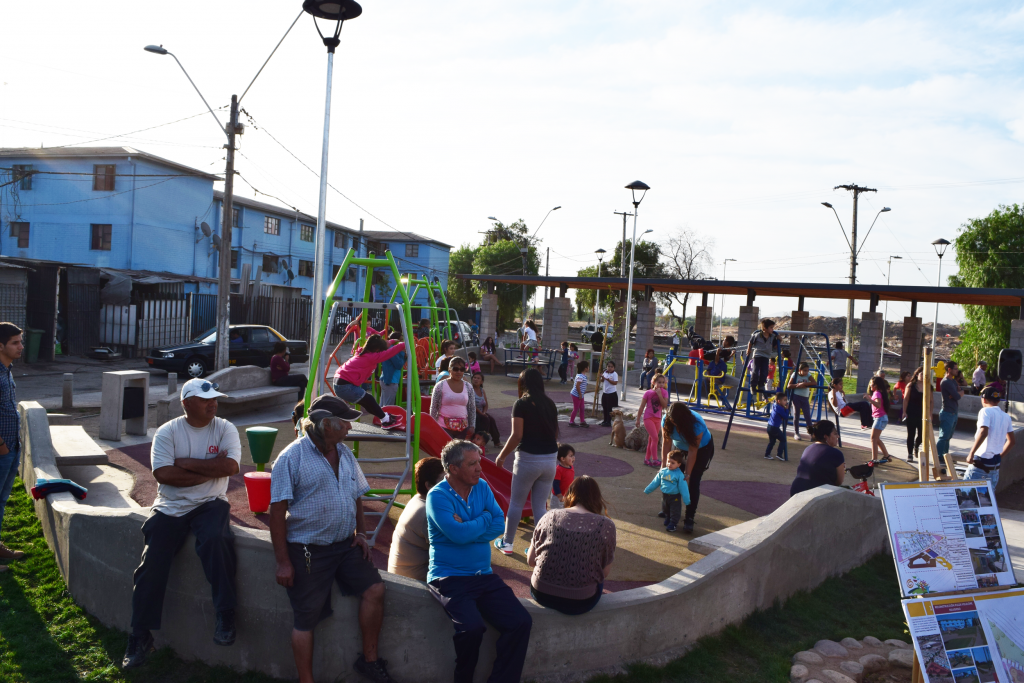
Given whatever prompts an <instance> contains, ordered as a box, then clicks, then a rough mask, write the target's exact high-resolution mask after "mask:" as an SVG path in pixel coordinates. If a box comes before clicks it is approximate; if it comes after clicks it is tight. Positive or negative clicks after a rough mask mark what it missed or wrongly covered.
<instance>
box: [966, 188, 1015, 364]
mask: <svg viewBox="0 0 1024 683" xmlns="http://www.w3.org/2000/svg"><path fill="white" fill-rule="evenodd" d="M953 248H954V249H955V250H956V263H957V266H958V267H959V271H960V272H959V273H957V274H956V275H951V276H950V277H949V285H950V286H951V287H991V288H1014V289H1017V288H1024V207H1020V206H1018V205H1017V204H1014V205H1013V206H1000V207H999V208H997V209H996V210H995V211H993V212H992V213H990V214H989V215H988V216H986V217H985V218H972V219H971V220H969V221H967V222H966V223H964V224H963V225H961V226H960V234H959V235H958V236H957V238H956V239H955V240H954V241H953ZM1019 315H1020V307H1018V306H964V316H965V317H966V322H965V323H964V325H963V327H962V328H961V330H960V345H959V346H958V347H957V348H956V350H955V351H953V360H955V361H956V362H957V363H961V364H963V366H964V368H965V370H964V372H965V374H967V371H968V369H969V368H971V367H973V366H974V364H975V362H976V360H987V361H988V362H989V365H990V366H991V367H993V368H994V367H995V364H996V362H997V360H998V357H999V350H1000V349H1003V348H1005V347H1006V345H1007V344H1008V343H1009V341H1010V321H1011V320H1016V319H1017V317H1018V316H1019Z"/></svg>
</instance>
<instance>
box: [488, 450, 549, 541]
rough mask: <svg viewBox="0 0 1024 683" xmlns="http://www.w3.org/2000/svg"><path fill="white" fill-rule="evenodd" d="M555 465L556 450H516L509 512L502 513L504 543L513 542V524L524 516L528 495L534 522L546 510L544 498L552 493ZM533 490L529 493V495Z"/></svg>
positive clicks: (514, 529) (514, 526)
mask: <svg viewBox="0 0 1024 683" xmlns="http://www.w3.org/2000/svg"><path fill="white" fill-rule="evenodd" d="M556 467H558V453H543V454H540V455H536V454H533V453H526V452H524V451H516V459H515V463H514V464H513V465H512V490H511V491H510V492H509V495H508V514H506V515H505V535H504V536H503V537H502V538H504V540H505V543H512V541H513V540H515V537H516V527H518V526H519V520H521V519H522V518H523V506H524V505H526V497H527V496H530V507H532V508H533V523H534V524H535V525H536V524H537V522H539V521H540V518H541V517H543V516H544V513H545V512H547V500H548V498H550V497H551V486H552V484H554V482H555V468H556ZM531 494H532V495H531Z"/></svg>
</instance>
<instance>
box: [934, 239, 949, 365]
mask: <svg viewBox="0 0 1024 683" xmlns="http://www.w3.org/2000/svg"><path fill="white" fill-rule="evenodd" d="M949 245H950V242H949V240H946V239H943V238H942V237H940V238H939V239H937V240H935V241H934V242H932V246H933V247H935V253H936V254H937V255H938V257H939V271H938V275H937V276H936V286H937V287H941V286H942V257H943V256H945V255H946V248H947V247H949ZM938 331H939V302H938V301H936V302H935V320H934V321H932V358H933V359H934V358H935V338H936V336H937V335H938Z"/></svg>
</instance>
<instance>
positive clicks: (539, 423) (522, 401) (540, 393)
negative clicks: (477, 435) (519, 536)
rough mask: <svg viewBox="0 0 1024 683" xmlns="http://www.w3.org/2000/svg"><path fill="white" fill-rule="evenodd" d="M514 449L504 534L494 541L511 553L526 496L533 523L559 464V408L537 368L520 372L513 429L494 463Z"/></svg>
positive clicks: (544, 507) (544, 508)
mask: <svg viewBox="0 0 1024 683" xmlns="http://www.w3.org/2000/svg"><path fill="white" fill-rule="evenodd" d="M513 451H514V452H515V454H516V457H515V464H514V465H513V466H512V490H511V492H510V493H509V501H508V515H507V516H506V518H505V534H504V535H503V536H501V537H499V538H497V539H495V541H494V547H495V548H497V549H498V550H500V551H501V552H503V553H504V554H506V555H511V554H512V543H513V541H515V537H516V528H517V527H518V526H519V520H520V519H522V517H523V506H524V505H526V496H527V495H530V500H531V504H530V506H531V507H532V508H533V522H534V524H537V522H540V520H541V518H543V517H544V513H545V512H547V501H548V499H549V498H550V497H551V485H552V484H553V483H554V481H555V468H556V467H558V409H557V408H556V407H555V402H554V401H552V400H551V399H550V398H548V396H547V395H546V394H545V393H544V378H543V377H542V376H541V374H540V371H539V370H537V369H536V368H527V369H526V370H523V371H522V372H521V373H520V374H519V400H518V401H516V402H515V403H514V404H512V433H511V434H510V435H509V437H508V441H506V442H505V447H504V448H502V449H501V452H500V453H498V457H497V458H495V459H494V464H495V465H497V466H498V467H502V466H503V465H504V463H505V459H506V458H507V457H508V456H509V454H510V453H512V452H513Z"/></svg>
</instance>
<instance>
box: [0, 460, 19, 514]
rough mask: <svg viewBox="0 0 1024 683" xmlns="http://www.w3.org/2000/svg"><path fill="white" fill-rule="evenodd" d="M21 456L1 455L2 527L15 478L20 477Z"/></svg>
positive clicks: (0, 508) (0, 495)
mask: <svg viewBox="0 0 1024 683" xmlns="http://www.w3.org/2000/svg"><path fill="white" fill-rule="evenodd" d="M20 455H21V452H20V451H11V452H10V453H8V454H6V455H0V527H2V526H3V522H4V510H5V509H6V508H7V499H8V498H10V497H11V489H13V488H14V478H15V477H16V476H18V465H19V463H20V460H21V458H20Z"/></svg>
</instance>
